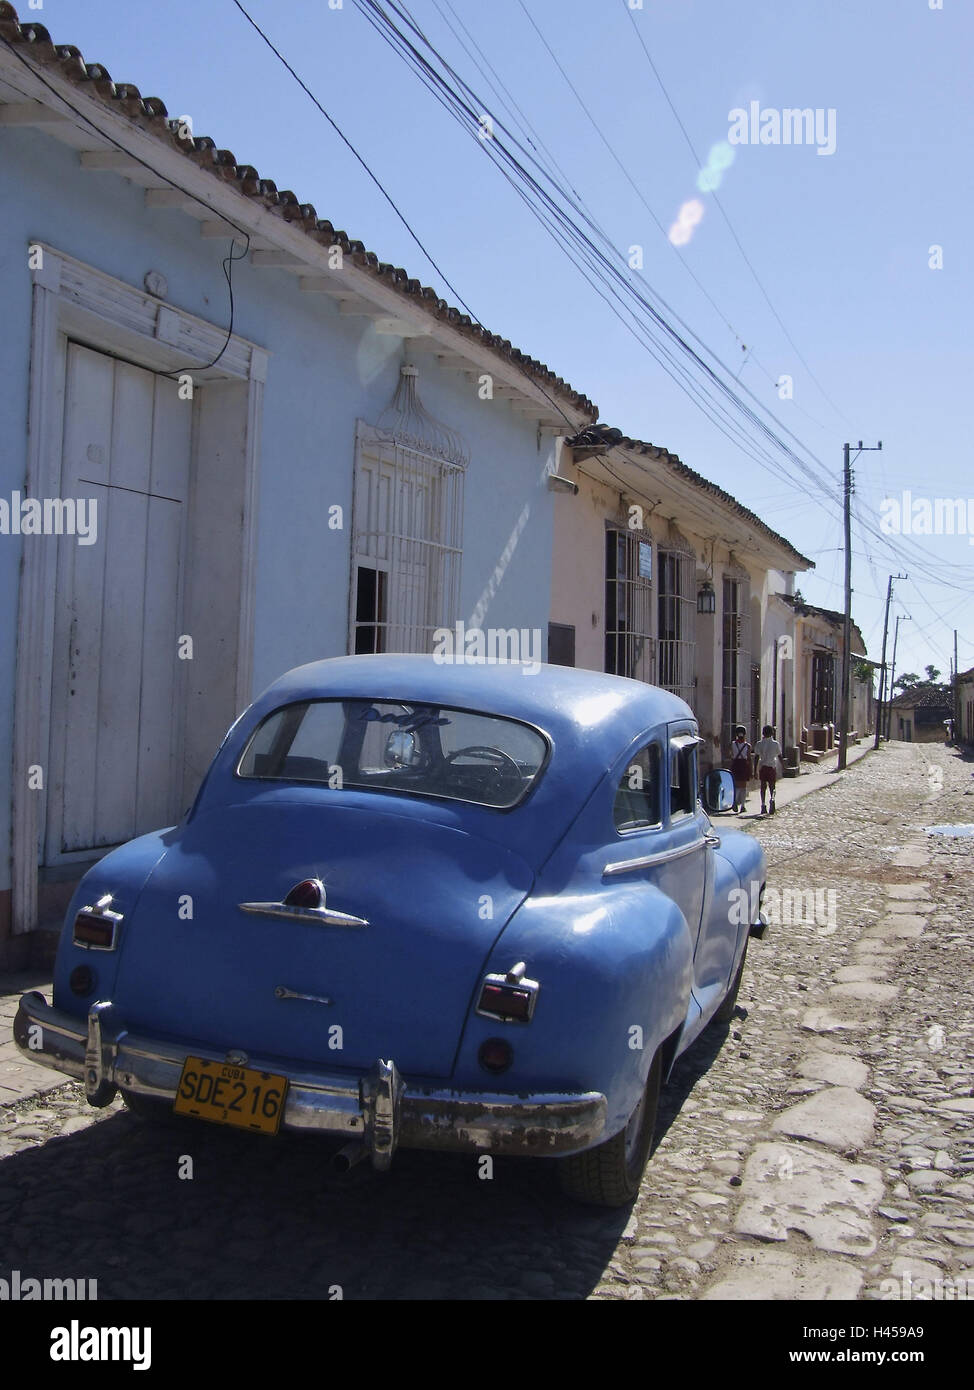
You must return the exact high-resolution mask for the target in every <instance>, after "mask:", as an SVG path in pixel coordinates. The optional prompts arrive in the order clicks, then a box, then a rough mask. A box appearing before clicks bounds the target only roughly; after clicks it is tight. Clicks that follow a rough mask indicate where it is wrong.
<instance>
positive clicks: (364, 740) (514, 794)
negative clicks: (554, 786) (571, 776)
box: [237, 700, 548, 810]
mask: <svg viewBox="0 0 974 1390" xmlns="http://www.w3.org/2000/svg"><path fill="white" fill-rule="evenodd" d="M547 754H548V744H547V741H546V740H545V738H544V737H543V736H542V735H541V734H540V733H538V731H537V730H536V729H532V728H530V727H529V726H528V725H527V724H521V723H519V722H518V721H517V720H514V719H505V718H501V717H500V716H498V715H492V714H479V713H474V712H472V711H470V710H459V709H452V708H448V707H444V706H442V705H428V704H415V703H412V702H406V703H398V702H396V701H393V700H306V701H302V702H300V703H298V704H293V705H285V706H283V707H282V708H281V709H278V710H275V711H274V713H273V714H270V715H268V716H267V718H266V719H265V720H264V721H263V722H262V723H261V725H260V726H259V728H258V729H257V730H256V732H255V733H254V735H253V737H252V738H251V740H250V742H249V744H248V745H247V748H246V751H245V752H244V755H243V757H242V758H241V759H240V762H239V764H238V765H237V775H238V776H239V777H255V778H259V779H261V780H266V781H285V782H317V783H321V784H324V785H326V786H329V787H333V788H341V787H355V788H356V789H361V788H365V789H371V790H375V791H384V792H388V791H393V792H401V793H404V794H406V795H408V796H434V797H445V798H446V799H448V800H451V801H467V802H471V803H473V804H474V805H477V806H489V807H492V808H494V809H496V810H507V809H509V808H510V807H512V806H516V805H517V804H518V802H519V801H523V799H524V797H525V796H527V794H528V792H529V791H530V790H531V788H532V786H533V785H534V783H535V781H536V780H537V778H538V776H539V775H540V773H541V770H542V768H543V766H544V763H545V759H546V757H547Z"/></svg>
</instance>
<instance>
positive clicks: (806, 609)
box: [775, 594, 881, 666]
mask: <svg viewBox="0 0 974 1390" xmlns="http://www.w3.org/2000/svg"><path fill="white" fill-rule="evenodd" d="M775 597H776V598H780V599H781V600H782V602H783V603H787V604H788V605H789V607H791V608H793V609H794V610H795V614H796V616H797V617H799V618H803V617H806V616H808V617H811V618H824V619H825V621H826V622H827V623H831V624H832V625H833V627H845V614H844V613H838V612H836V610H835V609H834V608H819V606H818V604H815V603H806V602H805V600H804V599H803V598H802V596H801V594H776V595H775ZM852 635H853V637H858V638H859V641H860V642H862V652H853V653H852V655H853V656H861V655H863V654H864V653H865V650H866V643H865V641H864V640H863V635H862V632H861V630H860V628H859V624H858V623H856V622H854V623H853V624H852ZM878 664H881V663H877V662H875V661H874V662H872V663H871V665H873V666H876V665H878Z"/></svg>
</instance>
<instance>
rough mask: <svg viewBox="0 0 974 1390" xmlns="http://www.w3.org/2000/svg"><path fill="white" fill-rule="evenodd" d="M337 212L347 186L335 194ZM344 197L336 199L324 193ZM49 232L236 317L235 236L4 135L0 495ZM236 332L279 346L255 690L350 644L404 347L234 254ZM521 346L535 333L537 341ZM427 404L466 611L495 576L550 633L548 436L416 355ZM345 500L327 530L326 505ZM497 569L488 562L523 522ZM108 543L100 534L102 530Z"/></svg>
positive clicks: (14, 485) (18, 460)
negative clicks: (376, 473) (455, 478)
mask: <svg viewBox="0 0 974 1390" xmlns="http://www.w3.org/2000/svg"><path fill="white" fill-rule="evenodd" d="M328 202H329V209H328V210H329V211H333V215H334V216H335V217H336V218H337V219H340V217H341V191H340V190H335V191H334V196H333V197H329V199H328ZM332 203H333V204H334V207H333V209H332V207H331V204H332ZM34 240H38V241H43V242H45V243H48V244H50V245H51V246H53V247H54V248H55V249H57V250H60V251H63V252H65V253H66V254H67V255H70V256H74V257H76V258H77V259H78V260H80V261H83V262H85V263H87V264H89V265H91V266H94V267H95V268H96V269H98V270H101V271H104V272H105V273H107V274H109V275H112V276H114V277H115V278H117V279H119V280H122V281H124V282H125V283H126V284H128V285H130V286H133V287H136V288H139V289H141V287H142V280H143V276H144V274H145V272H146V271H147V270H150V269H152V270H159V271H162V272H163V274H164V275H165V276H166V278H167V280H168V282H169V292H168V296H167V302H168V303H170V304H172V305H173V306H174V307H177V308H180V309H184V310H186V311H187V312H190V313H193V314H196V315H198V316H199V317H200V318H203V319H206V320H208V321H209V322H211V323H213V324H215V325H217V326H220V327H223V328H225V327H226V326H227V321H228V311H229V302H228V296H227V288H226V282H225V280H224V277H223V271H222V269H221V261H222V260H223V257H224V256H225V255H226V254H227V250H228V243H226V242H224V241H222V240H221V241H212V240H205V239H203V238H201V237H200V235H199V231H198V223H197V222H196V221H195V219H193V218H190V217H187V216H186V215H185V214H183V213H180V212H177V211H169V210H157V209H147V208H146V207H145V204H144V190H143V189H142V188H141V187H138V186H135V185H133V184H131V183H128V182H127V181H126V180H124V179H123V178H121V177H120V176H119V175H117V174H112V173H90V172H86V171H83V170H82V169H81V168H80V165H79V162H78V156H77V155H76V154H75V153H74V152H72V151H71V150H69V149H68V148H67V147H66V146H64V145H62V144H60V143H59V142H58V141H56V140H54V139H53V138H51V137H49V136H45V135H43V134H42V133H38V132H35V131H30V130H17V129H10V130H3V131H2V132H0V307H2V315H3V321H2V332H0V381H2V383H3V389H2V390H0V496H3V497H5V498H6V499H8V501H9V498H10V495H11V493H12V492H13V491H15V490H17V489H21V490H22V489H23V486H24V482H25V477H26V468H27V411H28V368H29V355H30V334H31V277H30V273H29V271H28V267H27V248H28V245H29V243H30V242H31V241H34ZM233 280H234V295H235V301H236V314H235V320H234V331H235V332H236V333H238V334H239V335H241V336H242V337H244V338H248V339H250V340H251V341H252V342H254V343H257V344H259V345H260V346H261V347H263V348H265V349H266V350H267V351H268V352H269V354H270V361H269V366H268V378H267V384H266V387H265V394H264V413H263V427H262V445H261V451H260V488H259V499H260V500H259V518H258V560H257V595H256V598H257V602H256V630H255V659H254V693H257V692H259V691H260V690H261V689H262V688H263V687H264V686H265V685H266V684H268V683H269V682H270V681H271V680H272V679H274V678H275V677H276V676H278V675H280V674H281V672H282V671H284V670H286V669H288V668H289V667H291V666H294V665H297V664H299V663H301V662H304V661H308V660H311V659H314V658H317V657H321V656H333V655H338V654H341V653H344V652H345V650H346V640H347V620H348V600H347V594H348V581H349V541H350V525H351V500H352V470H353V459H354V435H355V421H356V418H361V419H364V420H366V421H368V422H374V421H375V420H376V419H377V417H378V416H379V414H380V413H381V412H382V410H383V409H384V408H385V407H386V406H387V405H388V404H389V402H390V400H391V398H392V396H393V393H394V391H395V388H396V384H397V381H398V374H399V366H400V363H401V361H402V343H401V340H399V339H398V338H395V337H388V336H385V335H381V334H377V333H376V332H375V331H374V329H373V327H372V325H371V323H370V322H369V320H367V319H362V318H347V317H346V318H343V317H342V316H341V315H340V314H339V312H338V309H337V306H336V305H335V304H334V303H333V301H332V300H331V299H330V298H329V297H328V296H325V295H308V294H303V293H302V292H301V291H300V289H299V288H298V284H297V277H296V276H294V275H291V274H289V273H287V272H285V271H276V270H264V269H254V268H253V267H252V266H251V265H250V263H249V262H248V261H241V262H239V263H237V264H236V265H235V266H234V270H233ZM526 346H527V345H526ZM415 361H416V364H417V366H418V367H419V371H420V375H419V380H418V390H419V394H420V397H421V399H422V401H423V404H424V405H425V406H426V408H427V410H428V411H430V413H431V414H433V415H434V416H436V417H437V418H438V419H440V420H442V421H443V422H444V423H445V424H447V425H449V426H450V427H451V428H452V429H453V430H455V431H456V432H457V433H459V434H460V435H461V437H462V438H463V440H464V443H465V444H466V447H467V449H468V452H469V455H470V464H469V467H468V470H467V476H466V484H465V506H464V536H463V566H462V590H461V605H460V609H461V611H460V614H459V615H458V616H460V617H462V618H464V619H465V620H466V621H468V622H469V621H470V618H471V614H472V613H473V611H474V608H475V605H476V604H477V602H478V600H479V599H480V598H481V596H482V595H483V593H484V591H485V590H486V589H487V588H488V586H489V585H490V584H491V582H492V579H493V580H494V582H495V584H496V592H495V593H494V595H493V597H492V598H491V599H490V600H489V603H488V607H487V610H486V614H485V616H484V617H483V619H482V625H483V626H488V625H490V626H495V627H514V626H517V627H528V628H539V629H541V631H542V633H543V634H544V637H545V640H546V638H547V621H548V613H549V608H550V583H551V580H550V576H551V553H552V496H551V494H550V493H549V492H548V490H547V487H546V485H545V483H544V481H543V477H542V474H543V470H544V467H545V462H546V459H547V458H548V457H549V455H550V453H551V451H552V441H551V440H550V439H547V438H546V439H542V441H541V446H540V449H539V446H538V441H537V436H536V432H535V427H534V425H533V423H531V422H525V421H524V420H522V419H521V418H520V417H519V416H518V415H516V414H515V412H514V411H513V410H512V408H511V406H510V405H509V404H507V403H505V402H503V401H499V400H497V401H481V400H480V399H479V398H478V394H477V388H476V384H475V383H473V382H471V381H469V380H468V379H467V378H466V377H464V376H462V375H461V374H460V373H459V372H457V371H455V370H452V369H446V368H444V367H442V366H441V365H440V364H439V363H437V361H436V359H435V355H434V354H432V353H429V352H425V353H420V354H417V355H416V357H415ZM335 502H338V503H340V504H341V505H342V506H343V507H344V508H345V529H344V531H341V532H336V531H330V530H329V529H328V525H327V517H328V507H329V505H331V504H332V503H335ZM515 535H517V536H518V539H517V543H516V544H515V545H514V547H513V553H512V555H511V557H510V560H509V563H508V564H507V566H506V568H505V570H504V572H503V575H502V577H501V578H500V580H499V582H497V580H496V579H495V569H496V567H497V566H498V564H499V563H500V561H501V556H502V554H503V552H504V551H505V549H506V548H507V547H508V545H509V542H510V541H511V538H512V537H513V536H515ZM99 543H100V542H99ZM23 544H34V545H47V544H56V541H55V540H54V539H53V538H42V537H27V538H24V539H23V540H22V539H21V538H20V537H18V536H0V748H2V749H3V750H4V751H3V753H2V754H0V891H2V890H4V889H7V888H9V885H10V870H9V851H8V850H7V846H9V842H10V776H11V763H10V752H9V750H10V749H11V743H12V735H13V702H14V681H15V671H14V663H15V659H16V632H17V607H18V599H19V571H20V560H21V546H22V545H23Z"/></svg>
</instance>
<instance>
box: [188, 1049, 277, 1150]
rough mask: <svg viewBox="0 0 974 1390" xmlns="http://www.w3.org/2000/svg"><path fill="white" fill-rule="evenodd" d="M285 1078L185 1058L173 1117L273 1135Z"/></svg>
mask: <svg viewBox="0 0 974 1390" xmlns="http://www.w3.org/2000/svg"><path fill="white" fill-rule="evenodd" d="M286 1096H287V1077H285V1076H274V1075H272V1074H271V1073H270V1072H266V1071H255V1070H254V1069H253V1068H252V1067H235V1066H233V1065H231V1063H229V1062H210V1061H207V1060H206V1058H204V1057H187V1058H186V1061H185V1062H184V1063H183V1072H182V1076H180V1078H179V1090H178V1091H177V1093H176V1100H175V1102H174V1104H173V1111H174V1112H175V1113H176V1114H177V1115H193V1116H194V1117H196V1118H197V1119H201V1120H213V1121H215V1123H216V1124H221V1125H238V1126H239V1127H240V1128H241V1129H251V1130H257V1131H259V1133H261V1134H276V1133H277V1131H278V1128H279V1127H280V1123H281V1116H282V1115H283V1113H284V1101H285V1098H286Z"/></svg>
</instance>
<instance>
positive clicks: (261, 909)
mask: <svg viewBox="0 0 974 1390" xmlns="http://www.w3.org/2000/svg"><path fill="white" fill-rule="evenodd" d="M237 906H238V907H239V908H240V911H241V912H249V913H251V914H252V915H253V916H254V917H283V918H284V919H285V920H286V921H288V922H306V923H308V924H310V925H312V926H318V927H367V926H368V925H369V922H368V918H366V917H353V916H351V914H350V913H348V912H334V911H333V910H332V909H331V908H330V907H287V906H285V904H284V903H237Z"/></svg>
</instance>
